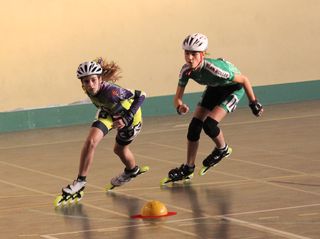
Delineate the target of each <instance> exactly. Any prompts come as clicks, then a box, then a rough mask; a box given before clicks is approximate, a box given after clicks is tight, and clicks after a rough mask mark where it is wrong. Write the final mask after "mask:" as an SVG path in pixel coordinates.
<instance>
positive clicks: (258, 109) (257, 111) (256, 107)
mask: <svg viewBox="0 0 320 239" xmlns="http://www.w3.org/2000/svg"><path fill="white" fill-rule="evenodd" d="M249 107H250V108H251V111H252V113H253V114H254V115H255V116H257V117H259V116H261V115H262V113H263V107H262V105H261V104H260V103H259V102H258V101H257V100H255V101H252V102H250V104H249Z"/></svg>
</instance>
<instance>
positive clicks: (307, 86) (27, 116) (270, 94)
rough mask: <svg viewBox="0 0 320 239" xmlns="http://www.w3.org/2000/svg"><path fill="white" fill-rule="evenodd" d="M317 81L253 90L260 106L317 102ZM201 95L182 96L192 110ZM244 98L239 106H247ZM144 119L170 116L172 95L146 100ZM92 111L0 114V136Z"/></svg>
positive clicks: (64, 122) (84, 107) (82, 118)
mask: <svg viewBox="0 0 320 239" xmlns="http://www.w3.org/2000/svg"><path fill="white" fill-rule="evenodd" d="M319 89H320V80H314V81H304V82H298V83H288V84H278V85H267V86H258V87H254V91H255V94H256V95H257V97H258V98H259V101H261V103H262V104H263V105H270V104H280V103H291V102H298V101H306V100H318V99H320V90H319ZM201 94H202V92H198V93H189V94H185V95H184V102H185V103H187V104H188V105H189V106H190V108H191V110H194V108H195V105H196V103H197V102H198V101H199V99H200V97H201ZM247 104H248V102H247V99H246V98H245V97H244V98H243V99H242V100H241V101H240V103H239V107H244V106H247ZM142 111H143V115H144V117H148V116H161V115H172V114H175V113H176V111H175V109H174V107H173V95H167V96H156V97H149V98H147V99H146V100H145V102H144V104H143V107H142ZM95 112H96V108H95V107H94V106H93V105H92V104H78V105H67V106H59V107H50V108H43V109H32V110H21V111H11V112H0V133H1V132H12V131H21V130H27V129H36V128H49V127H60V126H68V125H76V124H85V123H89V122H91V121H92V120H93V119H94V116H95Z"/></svg>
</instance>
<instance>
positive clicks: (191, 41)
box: [182, 33, 208, 51]
mask: <svg viewBox="0 0 320 239" xmlns="http://www.w3.org/2000/svg"><path fill="white" fill-rule="evenodd" d="M182 48H183V49H184V50H186V51H205V50H207V48H208V38H207V37H206V36H205V35H203V34H201V33H194V34H191V35H189V36H187V37H186V39H184V41H183V43H182Z"/></svg>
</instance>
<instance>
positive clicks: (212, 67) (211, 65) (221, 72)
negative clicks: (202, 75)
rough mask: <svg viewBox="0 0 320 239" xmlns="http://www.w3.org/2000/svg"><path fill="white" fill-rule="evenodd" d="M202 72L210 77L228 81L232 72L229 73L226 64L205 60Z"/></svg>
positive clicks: (220, 61) (219, 60) (216, 60)
mask: <svg viewBox="0 0 320 239" xmlns="http://www.w3.org/2000/svg"><path fill="white" fill-rule="evenodd" d="M203 68H204V70H207V71H209V72H210V73H211V74H212V75H214V76H217V77H220V78H224V79H228V78H230V76H231V74H232V72H230V70H229V68H228V66H227V63H226V62H225V61H223V60H222V59H221V58H220V59H210V58H206V59H205V62H204V66H203Z"/></svg>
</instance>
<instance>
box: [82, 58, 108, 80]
mask: <svg viewBox="0 0 320 239" xmlns="http://www.w3.org/2000/svg"><path fill="white" fill-rule="evenodd" d="M101 74H102V67H101V65H100V64H98V63H96V62H94V61H86V62H83V63H81V64H80V65H79V67H78V70H77V77H78V79H81V78H83V77H85V76H90V75H101Z"/></svg>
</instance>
